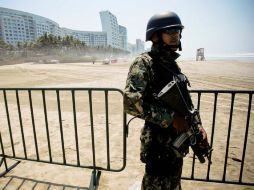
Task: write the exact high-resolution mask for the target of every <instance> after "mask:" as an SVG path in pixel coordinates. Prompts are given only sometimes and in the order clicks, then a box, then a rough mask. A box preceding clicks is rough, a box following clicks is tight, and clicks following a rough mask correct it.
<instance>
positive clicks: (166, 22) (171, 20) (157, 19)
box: [146, 11, 184, 41]
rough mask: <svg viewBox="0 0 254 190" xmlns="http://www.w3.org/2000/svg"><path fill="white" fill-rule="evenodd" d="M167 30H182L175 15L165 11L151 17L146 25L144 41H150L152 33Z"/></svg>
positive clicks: (179, 21)
mask: <svg viewBox="0 0 254 190" xmlns="http://www.w3.org/2000/svg"><path fill="white" fill-rule="evenodd" d="M169 28H180V30H182V29H183V28H184V26H183V25H182V23H181V20H180V18H179V16H178V15H177V14H176V13H174V12H171V11H167V12H163V13H158V14H155V15H153V16H152V17H151V18H150V20H149V21H148V23H147V27H146V41H149V40H151V37H152V35H153V33H154V32H157V31H160V30H164V29H169Z"/></svg>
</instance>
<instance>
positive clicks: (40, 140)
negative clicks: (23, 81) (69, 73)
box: [0, 88, 126, 189]
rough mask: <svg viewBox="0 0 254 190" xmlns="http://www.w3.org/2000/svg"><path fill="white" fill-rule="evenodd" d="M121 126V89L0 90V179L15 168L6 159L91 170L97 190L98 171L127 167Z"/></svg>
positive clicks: (120, 169) (123, 118) (119, 169)
mask: <svg viewBox="0 0 254 190" xmlns="http://www.w3.org/2000/svg"><path fill="white" fill-rule="evenodd" d="M125 123H126V114H125V113H124V111H123V98H122V91H121V90H119V89H114V88H15V89H14V88H4V89H3V88H1V89H0V144H1V147H0V148H1V152H0V166H1V165H4V168H5V170H4V172H2V173H1V174H0V176H3V175H4V174H6V173H7V172H8V171H10V170H11V169H12V168H13V167H15V166H16V165H17V164H18V163H19V161H18V162H17V163H16V164H14V165H12V166H9V165H8V163H7V158H10V159H12V158H15V159H18V160H28V161H36V162H42V163H50V164H57V165H65V166H73V167H80V168H89V169H92V174H91V180H90V187H89V189H96V188H97V187H98V185H99V178H100V174H101V171H103V170H104V171H113V172H119V171H122V170H123V169H124V168H125V166H126V128H125V127H126V126H125ZM116 147H117V152H116V151H112V150H114V149H116ZM121 152H122V153H121ZM121 155H122V156H121Z"/></svg>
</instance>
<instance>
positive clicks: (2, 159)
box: [0, 132, 20, 177]
mask: <svg viewBox="0 0 254 190" xmlns="http://www.w3.org/2000/svg"><path fill="white" fill-rule="evenodd" d="M0 145H1V150H2V153H1V154H0V168H1V166H2V164H3V163H4V167H5V170H4V171H3V172H1V173H0V177H2V176H4V175H5V174H7V173H8V172H9V171H10V170H11V169H13V168H14V167H15V166H17V165H18V164H19V163H20V161H17V162H16V163H15V164H13V165H11V166H10V167H8V165H7V161H6V156H5V154H4V145H3V141H2V136H1V132H0Z"/></svg>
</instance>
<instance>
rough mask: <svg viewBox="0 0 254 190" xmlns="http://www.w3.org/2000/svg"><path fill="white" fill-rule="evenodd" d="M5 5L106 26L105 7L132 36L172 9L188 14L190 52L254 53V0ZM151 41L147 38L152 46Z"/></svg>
mask: <svg viewBox="0 0 254 190" xmlns="http://www.w3.org/2000/svg"><path fill="white" fill-rule="evenodd" d="M0 6H1V7H6V8H11V9H16V10H21V11H25V12H30V13H33V14H37V15H40V16H44V17H47V18H49V19H51V20H53V21H55V22H57V23H58V24H59V25H60V27H66V28H70V29H75V30H86V31H101V30H102V29H101V21H100V15H99V12H100V11H102V10H109V11H110V12H112V13H113V14H114V15H115V16H116V17H117V20H118V24H120V25H123V26H125V27H127V32H128V42H131V43H135V40H136V39H137V38H139V39H142V40H145V30H146V24H147V21H148V20H149V18H150V17H151V16H152V15H154V14H155V13H158V12H162V11H166V10H171V11H174V12H176V13H177V14H178V15H179V16H180V17H181V20H182V23H183V25H184V26H185V29H184V31H183V38H182V44H183V52H182V53H181V54H182V55H183V56H184V57H192V56H194V55H195V51H196V49H197V48H200V47H204V48H205V52H206V53H207V55H209V56H217V55H226V56H227V55H229V56H234V55H239V54H250V55H252V56H254V37H253V35H254V0H125V1H124V0H0ZM149 45H150V44H149V43H146V47H148V46H149Z"/></svg>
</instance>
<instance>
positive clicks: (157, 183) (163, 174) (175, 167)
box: [140, 124, 183, 190]
mask: <svg viewBox="0 0 254 190" xmlns="http://www.w3.org/2000/svg"><path fill="white" fill-rule="evenodd" d="M140 140H141V152H140V159H141V161H142V162H144V163H145V164H146V168H145V169H146V172H145V175H144V177H143V180H142V190H181V184H180V183H181V175H182V166H183V157H182V155H181V154H179V152H178V151H176V150H175V149H173V148H172V147H171V142H172V132H171V131H169V130H164V129H161V128H159V127H158V126H152V125H151V124H149V125H145V126H144V128H143V129H142V131H141V136H140Z"/></svg>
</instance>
